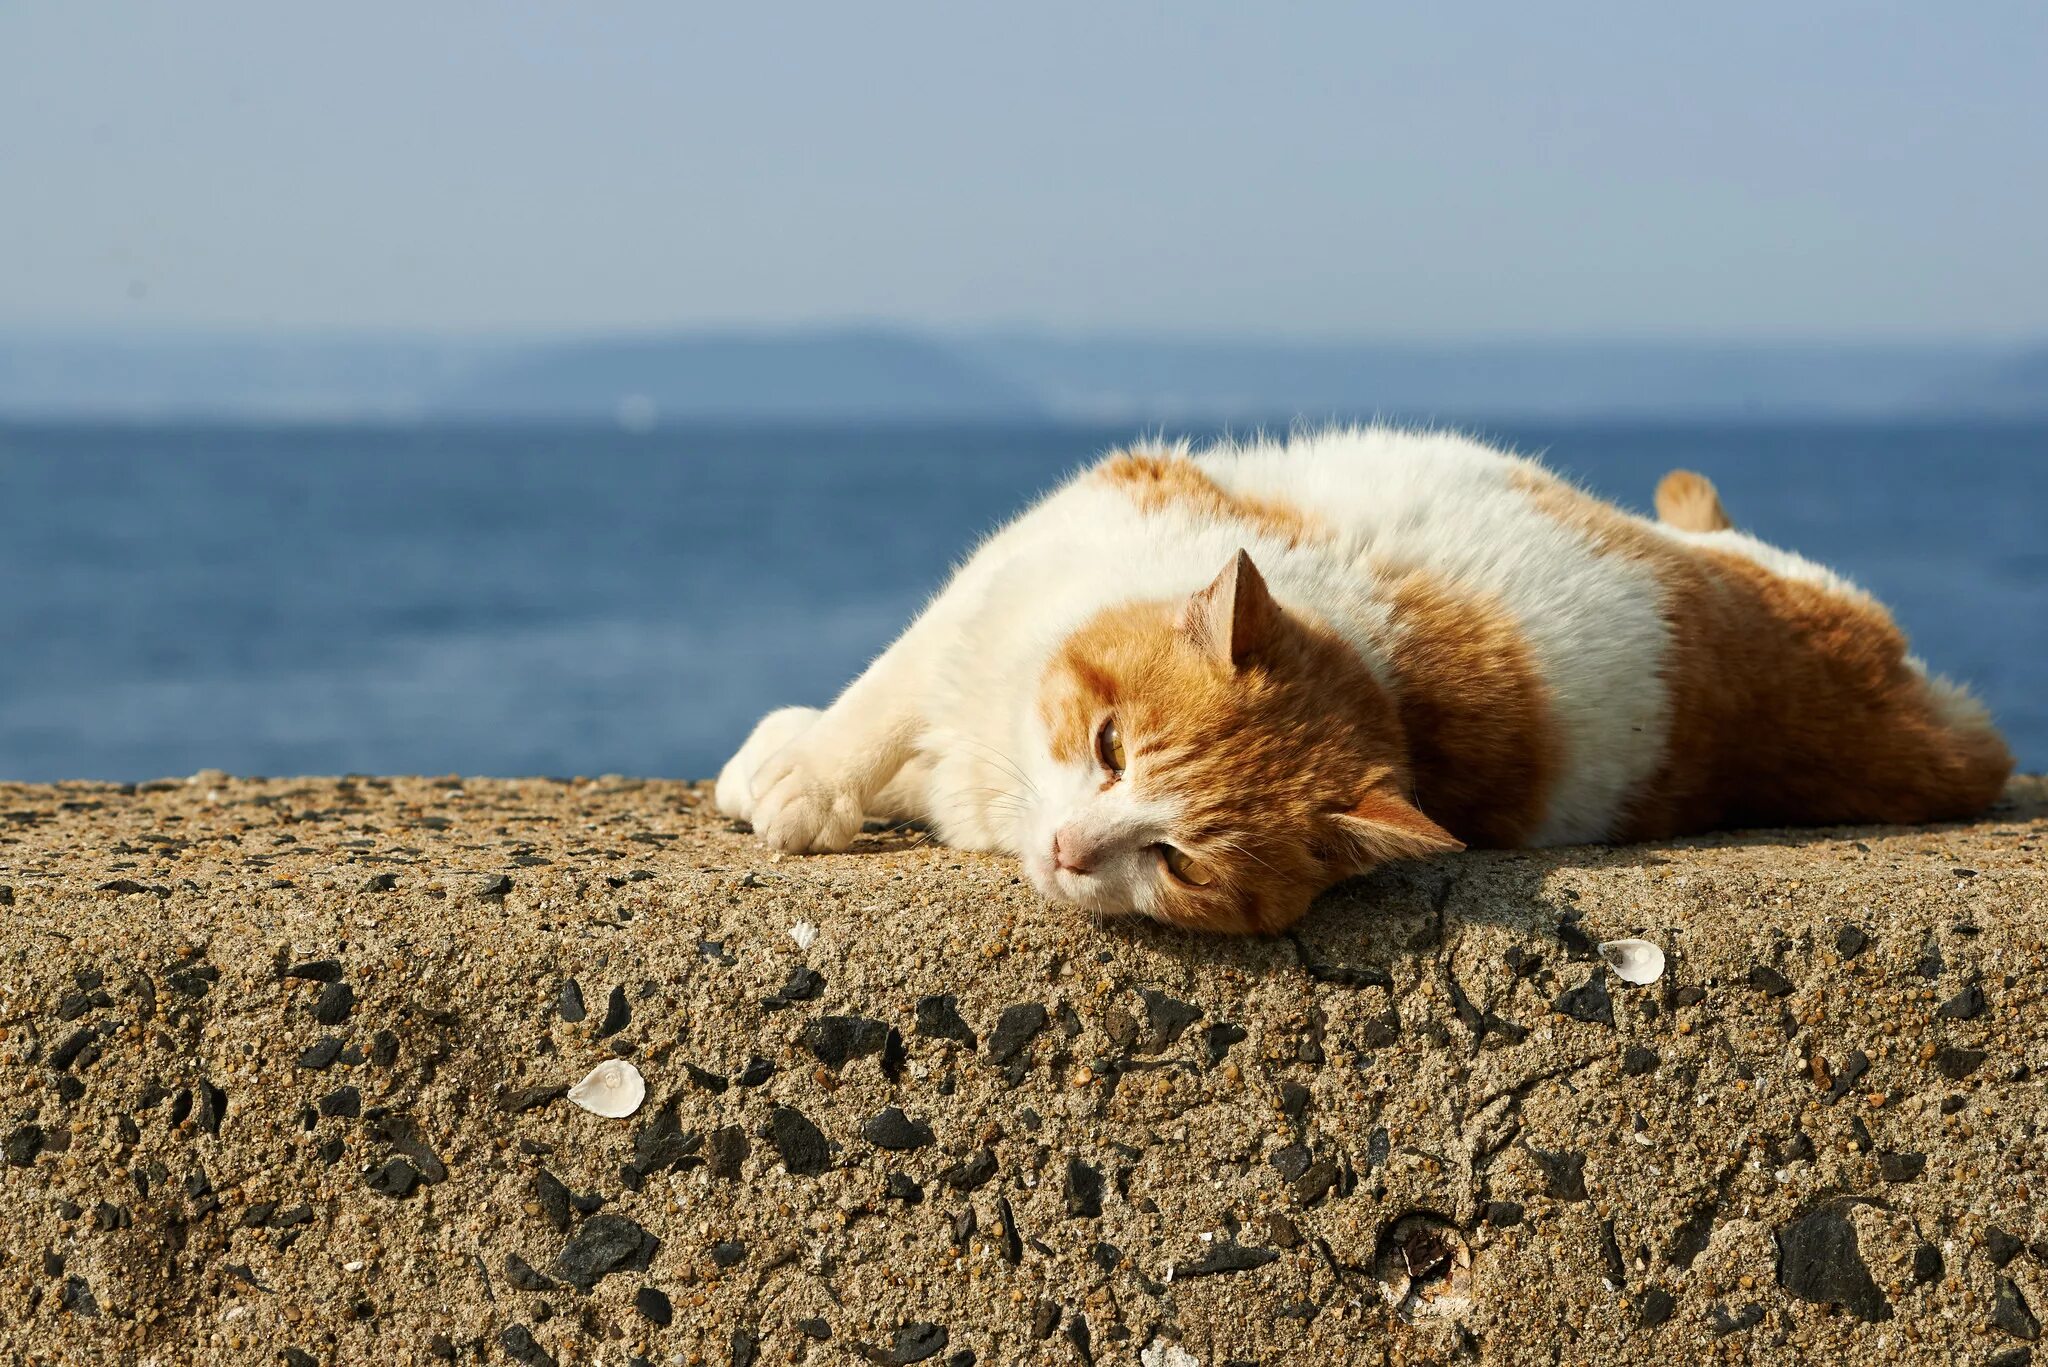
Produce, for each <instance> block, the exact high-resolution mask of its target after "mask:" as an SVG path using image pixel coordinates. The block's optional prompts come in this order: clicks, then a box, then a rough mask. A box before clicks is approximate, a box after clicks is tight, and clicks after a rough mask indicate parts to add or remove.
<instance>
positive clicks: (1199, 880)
mask: <svg viewBox="0 0 2048 1367" xmlns="http://www.w3.org/2000/svg"><path fill="white" fill-rule="evenodd" d="M1159 857H1160V858H1161V859H1163V860H1165V861H1166V871H1167V872H1168V873H1170V874H1172V875H1173V876H1174V877H1175V878H1178V879H1179V880H1180V881H1181V882H1183V883H1186V884H1187V885H1188V886H1189V887H1192V888H1206V887H1208V886H1209V885H1210V884H1211V883H1213V882H1215V881H1216V876H1215V875H1214V874H1212V873H1210V872H1209V870H1208V869H1207V868H1206V867H1204V866H1203V864H1202V863H1201V861H1199V860H1197V859H1194V858H1192V857H1190V856H1189V854H1188V852H1187V851H1186V850H1183V849H1179V848H1177V847H1175V846H1172V845H1161V846H1160V847H1159Z"/></svg>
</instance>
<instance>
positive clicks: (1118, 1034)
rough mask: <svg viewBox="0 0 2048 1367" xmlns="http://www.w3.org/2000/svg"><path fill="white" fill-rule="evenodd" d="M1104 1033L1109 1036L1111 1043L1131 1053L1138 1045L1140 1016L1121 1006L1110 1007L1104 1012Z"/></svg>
mask: <svg viewBox="0 0 2048 1367" xmlns="http://www.w3.org/2000/svg"><path fill="white" fill-rule="evenodd" d="M1102 1033H1103V1034H1105V1035H1108V1036H1109V1042H1110V1043H1111V1044H1114V1045H1115V1046H1116V1047H1117V1048H1118V1049H1121V1050H1123V1051H1124V1052H1125V1053H1129V1052H1130V1051H1131V1050H1133V1049H1135V1048H1137V1047H1138V1018H1137V1017H1136V1016H1134V1015H1132V1014H1131V1013H1130V1012H1128V1011H1126V1010H1124V1009H1123V1008H1122V1007H1121V1006H1111V1007H1108V1008H1106V1009H1105V1010H1104V1011H1103V1013H1102Z"/></svg>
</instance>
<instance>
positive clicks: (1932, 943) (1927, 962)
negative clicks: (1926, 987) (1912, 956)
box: [1917, 930, 1948, 980]
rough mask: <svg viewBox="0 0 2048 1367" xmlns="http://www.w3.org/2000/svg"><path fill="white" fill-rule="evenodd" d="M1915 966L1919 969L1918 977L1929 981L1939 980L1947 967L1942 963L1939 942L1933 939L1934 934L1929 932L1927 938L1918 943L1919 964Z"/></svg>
mask: <svg viewBox="0 0 2048 1367" xmlns="http://www.w3.org/2000/svg"><path fill="white" fill-rule="evenodd" d="M1917 966H1918V968H1919V969H1920V976H1921V977H1923V978H1927V979H1930V980H1931V979H1934V978H1939V977H1940V976H1941V973H1942V970H1943V969H1944V968H1946V967H1947V966H1948V965H1946V964H1945V963H1943V962H1942V958H1941V941H1939V940H1937V939H1935V938H1934V932H1933V931H1931V930H1930V931H1928V932H1927V938H1926V939H1925V940H1922V941H1921V942H1920V962H1919V964H1918V965H1917Z"/></svg>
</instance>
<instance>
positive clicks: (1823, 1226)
mask: <svg viewBox="0 0 2048 1367" xmlns="http://www.w3.org/2000/svg"><path fill="white" fill-rule="evenodd" d="M1850 1208H1851V1203H1849V1202H1841V1201H1837V1202H1834V1203H1832V1204H1829V1205H1825V1206H1822V1207H1821V1208H1820V1209H1818V1210H1815V1211H1813V1212H1812V1213H1811V1214H1808V1215H1804V1216H1801V1217H1800V1218H1799V1219H1797V1220H1794V1221H1793V1222H1792V1223H1790V1224H1788V1225H1786V1226H1785V1227H1784V1228H1783V1229H1781V1230H1779V1231H1778V1234H1777V1241H1778V1282H1779V1284H1780V1285H1782V1286H1783V1287H1784V1288H1785V1289H1786V1290H1787V1291H1789V1292H1791V1293H1792V1294H1793V1295H1795V1296H1797V1297H1798V1298H1799V1299H1800V1300H1803V1301H1813V1302H1815V1303H1817V1304H1824V1305H1839V1306H1841V1307H1842V1308H1843V1309H1845V1310H1847V1311H1848V1312H1849V1313H1850V1314H1852V1315H1855V1316H1856V1317H1857V1318H1858V1319H1861V1320H1864V1321H1866V1322H1875V1321H1877V1320H1883V1319H1889V1318H1891V1313H1892V1307H1891V1303H1890V1302H1889V1301H1887V1300H1886V1299H1885V1296H1884V1292H1882V1291H1881V1290H1879V1289H1878V1286H1877V1283H1876V1282H1874V1281H1872V1280H1871V1277H1870V1269H1869V1268H1868V1267H1866V1266H1865V1265H1864V1262H1863V1255H1862V1253H1861V1252H1860V1251H1859V1250H1858V1249H1857V1246H1856V1227H1855V1226H1854V1225H1853V1224H1851V1223H1850V1221H1849V1210H1850Z"/></svg>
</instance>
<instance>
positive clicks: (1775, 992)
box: [1749, 964, 1792, 997]
mask: <svg viewBox="0 0 2048 1367" xmlns="http://www.w3.org/2000/svg"><path fill="white" fill-rule="evenodd" d="M1749 985H1750V986H1751V987H1753V988H1755V989H1756V990H1757V991H1759V992H1761V993H1763V994H1764V995H1765V996H1767V997H1786V996H1790V995H1791V993H1792V982H1791V979H1789V978H1787V977H1786V976H1785V975H1784V974H1782V973H1780V972H1779V971H1778V970H1777V969H1775V968H1771V967H1769V966H1768V965H1765V964H1757V965H1756V966H1754V967H1753V968H1751V969H1750V970H1749Z"/></svg>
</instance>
